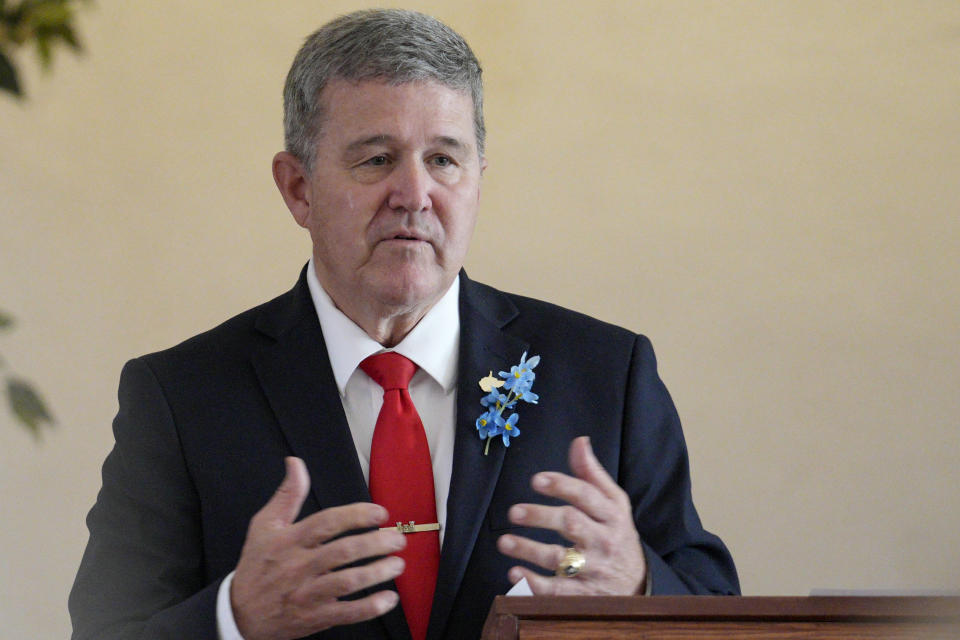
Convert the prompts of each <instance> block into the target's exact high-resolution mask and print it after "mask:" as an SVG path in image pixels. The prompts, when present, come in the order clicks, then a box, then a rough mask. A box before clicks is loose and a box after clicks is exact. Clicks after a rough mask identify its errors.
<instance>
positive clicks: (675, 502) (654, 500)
mask: <svg viewBox="0 0 960 640" xmlns="http://www.w3.org/2000/svg"><path fill="white" fill-rule="evenodd" d="M620 455H621V459H620V465H619V468H620V478H619V479H618V481H619V483H620V485H621V486H622V487H623V488H624V489H625V490H626V491H627V493H628V494H629V495H630V499H631V504H632V505H633V515H634V522H635V523H636V526H637V531H638V532H639V534H640V539H641V541H642V543H643V551H644V555H645V556H646V560H647V575H648V579H650V580H652V582H653V587H652V594H653V595H685V594H697V595H708V594H717V595H721V594H739V593H740V584H739V581H738V579H737V572H736V569H735V567H734V564H733V559H732V558H731V556H730V553H729V552H728V551H727V548H726V546H724V544H723V542H722V541H721V540H720V538H718V537H717V536H715V535H713V534H712V533H710V532H708V531H705V530H704V528H703V526H702V525H701V524H700V518H699V516H698V515H697V511H696V509H695V508H694V506H693V498H692V495H691V487H690V465H689V461H688V457H687V449H686V444H685V443H684V439H683V432H682V430H681V427H680V419H679V417H678V416H677V411H676V409H675V407H674V405H673V401H672V400H671V398H670V394H669V393H668V392H667V389H666V387H665V386H664V385H663V382H662V381H661V380H660V377H659V376H658V375H657V364H656V358H655V356H654V353H653V347H652V346H651V344H650V341H649V340H648V339H647V338H645V337H644V336H637V339H636V342H635V344H634V350H633V356H632V360H631V364H630V372H629V374H628V384H627V399H626V404H625V407H624V422H623V433H622V447H621V452H620Z"/></svg>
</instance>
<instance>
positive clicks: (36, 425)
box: [7, 378, 53, 438]
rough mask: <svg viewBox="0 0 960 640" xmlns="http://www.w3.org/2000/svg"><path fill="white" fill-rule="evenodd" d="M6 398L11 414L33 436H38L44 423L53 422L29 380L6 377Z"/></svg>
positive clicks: (49, 423)
mask: <svg viewBox="0 0 960 640" xmlns="http://www.w3.org/2000/svg"><path fill="white" fill-rule="evenodd" d="M7 399H8V400H9V401H10V409H11V410H12V411H13V415H14V416H16V417H17V419H19V420H20V422H21V423H23V426H25V427H26V428H27V429H28V430H29V431H30V433H32V434H33V436H34V437H35V438H39V437H40V427H41V426H42V425H43V424H44V423H46V424H48V425H52V424H53V417H52V416H51V415H50V412H49V411H48V410H47V405H46V404H45V403H44V401H43V398H41V397H40V396H39V394H37V392H36V391H34V389H33V387H32V386H30V383H29V382H26V381H24V380H19V379H17V378H7Z"/></svg>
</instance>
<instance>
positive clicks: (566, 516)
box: [507, 504, 604, 547]
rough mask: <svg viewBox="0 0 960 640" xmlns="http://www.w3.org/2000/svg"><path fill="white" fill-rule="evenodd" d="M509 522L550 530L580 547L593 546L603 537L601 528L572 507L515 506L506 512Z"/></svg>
mask: <svg viewBox="0 0 960 640" xmlns="http://www.w3.org/2000/svg"><path fill="white" fill-rule="evenodd" d="M507 517H509V518H510V522H512V523H513V524H516V525H522V526H525V527H536V528H538V529H551V530H553V531H556V532H557V533H559V534H560V535H562V536H563V537H564V538H566V539H567V540H569V541H570V542H573V543H575V544H578V545H580V546H585V547H587V546H593V543H594V541H596V540H597V539H598V538H599V537H602V536H604V529H603V526H602V525H601V524H599V523H597V522H596V521H595V520H592V519H591V518H589V517H587V515H586V514H585V513H583V512H582V511H580V510H579V509H577V508H576V507H572V506H569V505H568V506H563V507H548V506H546V505H542V504H515V505H513V506H512V507H510V510H509V511H508V512H507Z"/></svg>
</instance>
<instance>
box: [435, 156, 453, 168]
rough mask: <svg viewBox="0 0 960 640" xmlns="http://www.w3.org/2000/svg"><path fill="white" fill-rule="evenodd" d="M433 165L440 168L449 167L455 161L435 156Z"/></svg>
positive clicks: (446, 157)
mask: <svg viewBox="0 0 960 640" xmlns="http://www.w3.org/2000/svg"><path fill="white" fill-rule="evenodd" d="M433 164H435V165H436V166H438V167H449V166H451V165H452V164H453V160H451V159H450V157H449V156H434V157H433Z"/></svg>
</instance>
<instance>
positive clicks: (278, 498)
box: [260, 456, 310, 525]
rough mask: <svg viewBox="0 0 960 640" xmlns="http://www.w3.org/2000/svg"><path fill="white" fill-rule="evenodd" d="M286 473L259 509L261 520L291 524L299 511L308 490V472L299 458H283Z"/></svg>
mask: <svg viewBox="0 0 960 640" xmlns="http://www.w3.org/2000/svg"><path fill="white" fill-rule="evenodd" d="M283 462H284V464H285V465H286V467H287V473H286V475H285V476H284V478H283V482H281V483H280V486H279V487H278V488H277V491H276V493H274V494H273V497H272V498H270V500H269V501H268V502H267V504H265V505H264V506H263V508H262V509H261V510H260V516H261V518H262V519H263V520H265V521H267V522H270V523H274V524H279V525H287V524H292V523H293V521H294V519H296V517H297V514H298V513H300V507H302V506H303V501H304V500H305V499H306V498H307V492H308V491H309V490H310V474H308V473H307V465H305V464H304V463H303V460H301V459H300V458H295V457H293V456H290V457H288V458H284V460H283Z"/></svg>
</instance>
